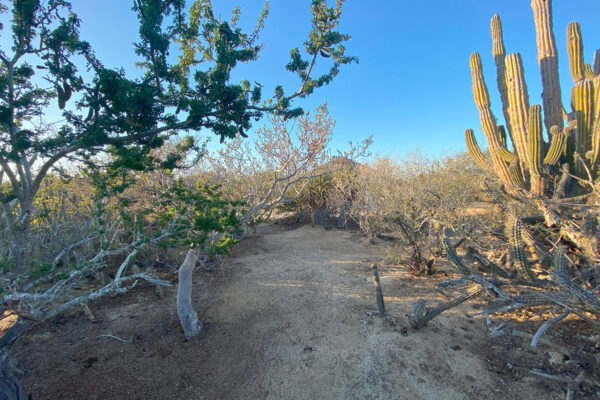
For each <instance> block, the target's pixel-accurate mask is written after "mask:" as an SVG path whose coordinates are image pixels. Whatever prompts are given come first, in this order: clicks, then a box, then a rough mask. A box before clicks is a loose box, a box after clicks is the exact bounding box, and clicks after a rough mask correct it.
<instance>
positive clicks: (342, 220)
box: [337, 203, 350, 229]
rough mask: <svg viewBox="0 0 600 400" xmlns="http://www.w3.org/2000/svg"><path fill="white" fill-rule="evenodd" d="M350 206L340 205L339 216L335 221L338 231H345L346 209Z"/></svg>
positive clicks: (346, 221) (346, 222)
mask: <svg viewBox="0 0 600 400" xmlns="http://www.w3.org/2000/svg"><path fill="white" fill-rule="evenodd" d="M349 208H350V206H349V205H348V204H347V203H344V204H342V206H341V207H340V216H339V217H338V221H337V228H338V229H346V225H347V224H348V209H349Z"/></svg>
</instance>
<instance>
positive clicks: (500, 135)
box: [465, 0, 600, 196]
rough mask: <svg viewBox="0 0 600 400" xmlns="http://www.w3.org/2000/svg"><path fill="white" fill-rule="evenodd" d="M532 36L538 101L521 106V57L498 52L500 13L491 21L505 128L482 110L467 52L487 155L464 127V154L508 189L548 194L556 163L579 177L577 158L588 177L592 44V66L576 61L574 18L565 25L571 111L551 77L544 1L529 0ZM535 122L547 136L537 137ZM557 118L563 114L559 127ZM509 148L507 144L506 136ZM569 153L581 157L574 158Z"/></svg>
mask: <svg viewBox="0 0 600 400" xmlns="http://www.w3.org/2000/svg"><path fill="white" fill-rule="evenodd" d="M531 7H532V9H533V13H534V20H535V28H536V33H537V49H538V62H539V65H540V71H541V76H542V87H543V93H542V103H543V107H542V106H540V105H537V104H534V105H531V106H530V105H529V95H528V92H527V85H526V83H525V79H524V72H523V62H522V60H521V55H520V54H519V53H511V54H508V55H506V51H505V47H504V42H503V37H502V24H501V22H500V17H499V16H498V15H497V14H496V15H494V17H493V18H492V21H491V31H492V40H493V47H492V54H493V56H494V61H495V64H496V72H497V84H498V90H499V92H500V99H501V102H502V112H503V115H504V120H505V122H506V127H504V126H502V125H497V122H496V118H495V116H494V114H493V113H492V111H491V108H490V105H491V104H490V98H489V93H488V89H487V86H486V84H485V80H484V77H483V71H482V66H481V58H480V56H479V54H478V53H477V52H475V53H473V54H472V55H471V59H470V67H471V76H472V80H473V96H474V99H475V104H476V106H477V108H478V110H479V115H480V120H481V126H482V128H483V132H484V134H485V137H486V139H487V142H488V148H489V153H490V157H489V158H488V157H487V156H486V155H485V154H484V153H483V152H482V151H481V149H480V148H479V146H478V144H477V141H476V140H475V134H474V132H473V130H472V129H467V130H466V131H465V141H466V144H467V148H468V150H469V153H470V154H471V155H472V156H473V158H474V159H475V161H476V162H477V163H478V164H479V165H481V166H482V167H484V168H493V170H494V171H495V172H496V173H497V174H498V176H499V177H500V179H501V180H502V183H503V184H504V185H505V186H506V187H507V188H509V189H511V188H524V189H528V190H530V191H531V192H532V193H533V194H535V195H538V196H541V195H543V194H545V193H548V192H549V191H550V188H549V179H548V178H557V177H558V175H559V174H560V173H561V171H560V170H559V169H558V168H557V167H556V165H557V164H558V163H559V162H561V161H562V162H567V163H568V164H569V165H570V170H571V171H575V173H576V174H577V175H579V176H582V177H585V178H590V180H591V179H593V177H587V176H586V175H585V174H586V171H585V168H584V166H582V165H581V160H583V157H585V159H586V160H585V162H586V163H589V164H590V165H591V168H590V170H591V171H592V174H594V175H595V174H596V173H597V170H598V167H599V166H600V165H599V164H598V163H599V161H600V160H599V153H600V49H598V50H596V52H595V56H594V65H593V67H592V66H591V65H590V64H585V63H584V61H583V41H582V38H581V28H580V26H579V23H577V22H571V23H570V24H569V26H568V28H567V41H568V53H569V60H570V70H571V75H572V76H573V80H574V82H575V85H574V86H573V88H572V90H571V107H572V112H571V113H570V114H565V113H564V112H563V110H564V109H563V106H562V101H561V88H560V85H559V79H558V52H557V50H556V43H555V40H554V32H553V30H552V2H551V1H549V0H532V2H531ZM542 108H543V125H544V126H545V128H546V132H547V135H548V136H549V141H548V142H546V141H544V139H543V134H542ZM563 116H564V117H566V119H567V124H566V126H565V124H564V122H563ZM507 133H508V138H510V142H512V145H513V148H514V150H513V151H510V150H509V148H508V140H507V139H508V138H507ZM576 154H579V155H581V157H582V158H581V160H579V161H578V160H577V157H576Z"/></svg>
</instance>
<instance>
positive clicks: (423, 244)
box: [332, 152, 488, 274]
mask: <svg viewBox="0 0 600 400" xmlns="http://www.w3.org/2000/svg"><path fill="white" fill-rule="evenodd" d="M347 174H349V175H347V176H340V177H338V178H337V182H338V183H337V184H336V188H338V194H337V195H336V196H337V198H338V199H340V200H341V201H345V200H346V199H351V205H350V209H349V212H348V214H349V215H350V217H351V218H353V219H355V220H356V221H357V222H358V224H359V226H360V229H361V230H362V231H363V233H364V234H365V235H367V237H368V238H369V239H370V240H374V238H376V237H378V236H382V235H385V236H391V237H392V238H396V239H402V240H403V242H404V244H406V245H407V246H408V257H409V261H408V262H409V264H410V268H411V270H412V271H413V272H414V273H416V274H423V273H427V274H429V273H432V272H433V271H432V268H431V266H432V263H433V258H429V259H426V258H425V256H424V254H423V253H424V249H427V248H428V246H429V238H430V236H431V234H434V235H435V236H436V237H438V234H439V229H440V227H442V226H444V227H453V228H454V229H472V228H471V227H472V226H473V225H475V224H476V222H475V221H474V219H476V218H477V217H476V216H473V215H470V214H469V213H468V212H467V210H468V208H469V206H470V205H471V204H472V203H473V202H474V201H476V200H477V199H478V196H479V195H480V193H481V187H480V182H481V181H482V180H484V179H486V177H487V176H488V173H487V172H486V171H483V170H482V169H481V168H479V167H478V166H477V165H475V164H474V163H473V162H472V161H471V160H470V158H469V156H468V155H466V154H459V155H454V156H446V157H442V158H437V159H436V158H432V157H430V156H427V155H424V154H422V153H420V152H413V153H411V154H409V156H407V157H405V158H403V159H400V160H395V159H392V158H390V157H376V158H375V159H374V160H373V161H372V162H371V163H369V164H367V165H361V166H357V167H356V168H355V169H354V170H353V171H348V172H347ZM348 177H350V179H352V181H353V184H352V185H348V183H347V181H346V179H347V178H348ZM336 196H332V197H336ZM340 200H338V201H340ZM430 253H437V251H430ZM433 255H434V254H431V256H433ZM399 258H400V260H401V261H404V260H403V258H404V257H399Z"/></svg>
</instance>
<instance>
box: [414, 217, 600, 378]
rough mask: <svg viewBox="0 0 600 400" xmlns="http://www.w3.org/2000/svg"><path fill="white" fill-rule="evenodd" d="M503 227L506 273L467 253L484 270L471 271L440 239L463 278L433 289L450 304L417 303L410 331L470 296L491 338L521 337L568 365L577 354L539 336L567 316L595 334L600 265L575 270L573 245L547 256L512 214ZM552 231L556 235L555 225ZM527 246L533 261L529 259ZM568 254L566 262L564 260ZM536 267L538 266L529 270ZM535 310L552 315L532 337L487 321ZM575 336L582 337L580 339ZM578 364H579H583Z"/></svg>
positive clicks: (599, 312)
mask: <svg viewBox="0 0 600 400" xmlns="http://www.w3.org/2000/svg"><path fill="white" fill-rule="evenodd" d="M506 225H507V227H506V228H507V237H508V239H509V248H510V254H511V257H510V259H511V260H512V263H513V264H514V265H515V266H516V267H518V269H511V270H506V269H503V268H502V267H500V266H499V265H496V264H494V263H493V262H491V261H490V260H488V259H487V258H486V257H485V256H482V255H480V254H477V253H475V254H473V253H470V256H472V258H473V259H475V260H476V261H478V262H479V264H481V268H479V270H480V271H486V272H474V269H473V268H470V267H469V266H467V264H466V263H465V262H464V259H463V258H461V257H460V256H459V255H458V254H457V252H456V250H455V246H454V245H453V244H452V243H451V242H450V239H449V238H448V237H447V236H446V237H445V238H444V239H443V244H444V248H445V252H446V257H447V258H448V260H449V261H450V262H451V263H452V265H453V266H454V267H455V268H456V269H457V271H458V272H460V274H461V275H462V276H461V277H459V278H455V279H450V280H445V281H442V282H440V283H439V284H438V289H440V290H441V291H453V292H458V293H457V294H455V295H454V296H452V298H451V300H449V301H445V302H441V303H439V304H437V305H436V306H434V307H427V304H426V302H425V300H418V301H417V302H416V303H415V305H414V311H413V315H412V317H411V324H412V326H413V327H414V328H415V329H419V328H422V327H424V326H425V325H426V324H427V323H428V322H429V321H431V320H432V319H433V318H435V317H436V316H438V315H440V314H441V313H443V312H444V311H447V310H450V309H451V308H454V307H456V306H458V305H459V304H461V303H463V302H465V301H467V300H469V299H472V298H474V297H477V296H480V295H485V296H486V298H487V299H488V301H487V304H486V305H485V307H484V309H483V311H482V312H481V314H482V315H483V316H484V317H485V320H486V322H487V324H488V327H489V329H490V335H491V336H492V337H495V336H499V335H503V334H512V335H517V336H522V337H526V338H528V339H530V340H531V341H530V344H531V346H533V347H535V346H536V345H537V344H538V343H543V344H545V345H549V346H551V347H553V348H554V349H555V350H558V351H559V352H561V353H563V354H565V355H567V356H568V357H570V359H572V360H578V359H579V358H580V357H582V355H581V354H580V352H579V351H577V350H576V349H573V348H571V346H561V345H557V344H554V343H552V342H551V341H548V340H546V339H543V338H542V335H543V334H544V333H545V332H546V331H547V330H548V329H549V328H550V327H551V326H552V325H554V324H556V323H558V322H559V321H562V320H563V319H565V318H566V317H567V316H569V315H574V316H576V317H579V318H580V319H582V320H584V321H587V322H588V323H589V325H591V327H592V329H593V330H594V331H597V330H598V329H600V300H599V299H598V296H597V295H596V293H595V288H594V287H593V284H594V283H595V282H596V280H597V275H598V272H599V270H600V266H598V265H595V264H594V265H592V266H589V267H586V268H584V266H585V264H584V263H580V265H578V264H575V263H573V262H572V259H573V258H574V257H572V256H573V255H574V254H573V253H572V250H573V246H571V249H570V252H569V253H567V250H568V249H567V248H566V247H565V246H563V245H558V246H556V247H555V248H554V251H553V252H552V254H549V252H548V251H547V250H546V249H545V248H544V247H543V246H542V245H541V244H540V243H538V242H536V239H535V237H534V235H533V234H532V232H530V231H529V229H528V227H527V226H525V224H524V223H523V221H522V219H521V218H520V217H519V216H518V215H517V214H516V211H514V210H512V211H511V213H509V218H508V219H507V223H506ZM554 229H555V230H556V231H560V228H559V227H558V226H557V227H555V228H554ZM545 233H546V234H547V233H548V232H545ZM526 243H527V247H528V248H529V249H530V250H531V254H533V255H534V258H532V257H530V254H529V252H528V251H527V249H526ZM571 244H572V243H571ZM468 254H469V252H468ZM567 255H568V256H569V257H570V259H569V260H568V259H567ZM548 257H549V258H550V260H549V262H547V263H546V262H545V261H544V260H545V259H546V258H548ZM581 259H583V258H581ZM567 261H568V262H567ZM509 264H510V263H509ZM536 264H538V265H537V266H536V268H535V269H534V268H533V267H534V266H535V265H536ZM540 308H546V311H550V310H551V311H552V314H554V315H553V316H552V317H548V318H547V320H546V321H545V322H543V323H542V324H540V326H539V327H538V329H537V331H536V332H535V334H528V333H525V332H521V331H519V330H517V329H516V328H515V327H514V326H512V325H511V324H509V323H507V322H503V323H499V324H497V325H494V323H493V321H492V318H491V316H492V315H494V314H497V313H500V312H506V311H514V310H517V309H529V310H530V311H539V309H540ZM580 337H582V338H585V336H583V335H580ZM580 364H582V365H583V364H584V363H583V361H582V362H581V363H580ZM532 373H534V372H533V371H532ZM573 382H575V381H574V380H573ZM580 383H581V382H580ZM575 386H577V385H574V387H575Z"/></svg>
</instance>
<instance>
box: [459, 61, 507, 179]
mask: <svg viewBox="0 0 600 400" xmlns="http://www.w3.org/2000/svg"><path fill="white" fill-rule="evenodd" d="M469 64H470V67H471V78H472V80H473V97H474V100H475V105H476V106H477V109H478V110H479V119H480V121H481V127H482V128H483V133H484V134H485V137H486V138H487V141H488V145H489V146H488V147H489V150H490V155H491V156H492V163H493V165H494V170H495V171H496V173H497V174H498V176H499V177H500V179H501V180H502V183H504V184H505V185H506V186H507V187H512V186H515V184H514V183H513V182H512V180H511V178H510V175H509V171H508V164H507V163H506V162H505V161H504V160H503V159H502V158H500V157H499V155H498V153H497V151H496V150H497V149H499V148H501V147H503V146H502V144H501V142H500V139H499V132H498V128H497V127H496V118H495V117H494V114H493V113H492V110H491V109H490V97H489V93H488V90H487V86H486V84H485V80H484V78H483V71H482V67H481V57H480V56H479V54H478V53H477V52H475V53H473V54H471V57H470V60H469Z"/></svg>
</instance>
